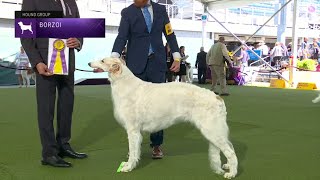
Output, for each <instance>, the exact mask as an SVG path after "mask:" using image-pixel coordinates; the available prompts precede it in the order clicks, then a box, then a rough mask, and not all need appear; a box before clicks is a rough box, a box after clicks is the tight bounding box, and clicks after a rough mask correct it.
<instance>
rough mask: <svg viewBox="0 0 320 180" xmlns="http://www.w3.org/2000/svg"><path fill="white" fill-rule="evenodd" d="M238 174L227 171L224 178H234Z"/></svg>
mask: <svg viewBox="0 0 320 180" xmlns="http://www.w3.org/2000/svg"><path fill="white" fill-rule="evenodd" d="M235 176H236V175H234V174H232V173H225V174H224V178H226V179H232V178H234V177H235Z"/></svg>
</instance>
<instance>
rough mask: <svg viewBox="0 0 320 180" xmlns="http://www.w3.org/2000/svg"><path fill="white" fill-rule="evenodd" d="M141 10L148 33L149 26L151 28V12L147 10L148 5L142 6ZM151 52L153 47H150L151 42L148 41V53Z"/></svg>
mask: <svg viewBox="0 0 320 180" xmlns="http://www.w3.org/2000/svg"><path fill="white" fill-rule="evenodd" d="M142 12H143V17H144V20H145V21H146V25H147V28H148V31H149V33H150V32H151V28H152V20H151V14H150V12H149V10H148V6H145V7H143V9H142ZM152 53H153V49H152V46H151V43H150V46H149V55H150V54H152Z"/></svg>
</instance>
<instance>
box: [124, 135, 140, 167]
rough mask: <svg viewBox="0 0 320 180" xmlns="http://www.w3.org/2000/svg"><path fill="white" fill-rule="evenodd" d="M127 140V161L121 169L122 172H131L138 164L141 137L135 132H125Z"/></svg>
mask: <svg viewBox="0 0 320 180" xmlns="http://www.w3.org/2000/svg"><path fill="white" fill-rule="evenodd" d="M127 133H128V140H129V159H128V162H126V163H125V164H124V166H123V168H122V170H121V171H122V172H130V171H132V170H133V169H134V168H135V167H136V166H137V165H138V162H139V159H140V154H141V142H142V135H141V133H140V131H139V130H138V129H137V130H127Z"/></svg>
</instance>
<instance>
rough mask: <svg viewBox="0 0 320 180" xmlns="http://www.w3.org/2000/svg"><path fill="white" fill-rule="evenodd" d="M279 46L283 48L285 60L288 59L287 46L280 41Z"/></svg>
mask: <svg viewBox="0 0 320 180" xmlns="http://www.w3.org/2000/svg"><path fill="white" fill-rule="evenodd" d="M280 45H281V48H282V49H283V57H284V59H285V60H287V59H289V52H288V48H287V46H285V45H284V44H283V43H280Z"/></svg>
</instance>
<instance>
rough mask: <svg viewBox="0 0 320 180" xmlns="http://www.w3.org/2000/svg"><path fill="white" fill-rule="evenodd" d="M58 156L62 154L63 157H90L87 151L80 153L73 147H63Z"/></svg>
mask: <svg viewBox="0 0 320 180" xmlns="http://www.w3.org/2000/svg"><path fill="white" fill-rule="evenodd" d="M58 156H60V157H61V158H63V157H69V158H72V159H84V158H87V157H88V156H87V155H86V154H85V153H78V152H75V151H74V150H72V149H61V150H60V152H59V154H58Z"/></svg>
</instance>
